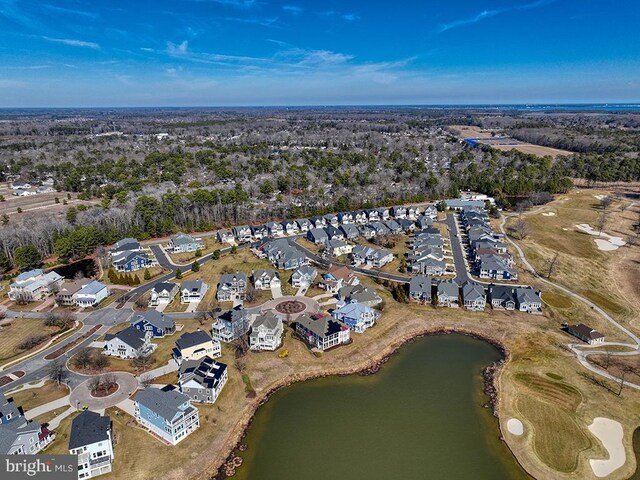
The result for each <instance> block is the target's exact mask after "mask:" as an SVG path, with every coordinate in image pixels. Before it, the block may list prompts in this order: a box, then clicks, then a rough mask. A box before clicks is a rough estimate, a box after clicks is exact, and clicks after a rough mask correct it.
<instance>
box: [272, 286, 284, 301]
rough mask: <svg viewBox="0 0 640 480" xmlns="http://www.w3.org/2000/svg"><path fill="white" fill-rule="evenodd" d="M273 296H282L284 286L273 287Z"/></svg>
mask: <svg viewBox="0 0 640 480" xmlns="http://www.w3.org/2000/svg"><path fill="white" fill-rule="evenodd" d="M271 296H272V297H273V298H280V297H281V296H282V286H280V285H278V286H277V287H275V286H272V287H271Z"/></svg>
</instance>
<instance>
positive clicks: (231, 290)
mask: <svg viewBox="0 0 640 480" xmlns="http://www.w3.org/2000/svg"><path fill="white" fill-rule="evenodd" d="M246 293H247V274H246V273H244V272H235V273H225V274H223V275H222V276H221V277H220V283H218V291H217V293H216V299H217V300H218V301H219V302H232V301H233V300H242V299H244V295H245V294H246Z"/></svg>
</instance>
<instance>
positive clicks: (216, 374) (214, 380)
mask: <svg viewBox="0 0 640 480" xmlns="http://www.w3.org/2000/svg"><path fill="white" fill-rule="evenodd" d="M226 370H227V365H226V364H224V363H220V362H216V361H215V360H214V359H213V358H211V357H203V358H201V359H198V360H187V361H185V362H184V363H183V364H182V365H181V366H180V382H181V383H186V382H188V381H190V380H195V381H196V382H198V383H199V384H200V385H202V386H204V387H205V388H216V387H217V385H218V384H219V383H220V379H221V378H222V376H223V375H224V372H225V371H226Z"/></svg>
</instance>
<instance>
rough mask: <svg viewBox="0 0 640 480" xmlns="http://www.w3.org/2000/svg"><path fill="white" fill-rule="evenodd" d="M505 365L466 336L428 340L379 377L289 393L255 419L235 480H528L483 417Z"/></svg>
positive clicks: (335, 380)
mask: <svg viewBox="0 0 640 480" xmlns="http://www.w3.org/2000/svg"><path fill="white" fill-rule="evenodd" d="M499 358H500V353H499V352H498V351H497V350H496V349H495V348H494V347H493V346H491V345H489V344H488V343H486V342H483V341H480V340H476V339H473V338H471V337H467V336H464V335H442V336H434V337H424V338H420V339H417V340H416V341H415V342H412V343H409V344H407V345H405V346H404V347H402V348H401V350H400V351H399V352H397V354H396V355H395V356H393V357H392V358H391V360H390V361H389V362H388V363H386V364H385V365H384V366H383V367H382V369H381V370H380V371H379V372H378V373H376V374H375V375H371V376H358V375H352V376H349V377H329V378H321V379H316V380H311V381H308V382H304V383H299V384H295V385H292V386H289V387H286V388H284V389H282V390H280V391H278V392H276V393H275V394H274V395H273V396H272V397H271V399H270V400H269V402H267V403H266V404H265V405H264V406H262V407H261V408H260V409H259V410H258V412H257V414H256V416H255V419H254V421H253V423H252V424H251V427H250V428H249V431H248V433H247V436H246V438H245V439H244V440H243V443H246V444H247V445H248V447H249V448H248V450H247V451H246V452H243V453H242V457H243V458H244V463H243V465H242V467H240V468H239V469H238V470H237V473H236V476H235V477H234V478H240V479H243V480H316V479H317V480H333V479H339V480H377V479H380V480H382V479H384V480H395V479H402V480H412V479H416V480H417V479H420V480H423V479H474V480H482V479H487V480H499V479H521V478H522V479H525V478H529V477H528V476H527V474H526V473H525V472H524V471H523V470H522V469H521V468H520V466H519V465H518V464H517V462H516V461H515V459H514V457H513V456H512V455H511V452H510V451H509V450H508V448H507V447H506V445H505V444H504V443H503V442H502V441H501V440H500V438H499V437H500V432H499V429H498V424H497V420H496V419H495V418H494V417H493V416H492V415H491V413H490V411H489V409H487V408H485V407H483V405H484V404H485V403H486V400H487V399H486V397H485V395H484V394H483V392H482V387H483V382H482V376H481V372H482V370H483V368H484V367H486V366H487V365H489V364H491V363H492V362H494V361H495V360H498V359H499Z"/></svg>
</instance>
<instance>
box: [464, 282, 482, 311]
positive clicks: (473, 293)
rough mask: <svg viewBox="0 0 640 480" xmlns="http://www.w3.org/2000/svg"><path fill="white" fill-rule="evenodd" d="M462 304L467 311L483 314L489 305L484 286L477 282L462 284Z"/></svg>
mask: <svg viewBox="0 0 640 480" xmlns="http://www.w3.org/2000/svg"><path fill="white" fill-rule="evenodd" d="M462 302H463V305H464V308H466V309H467V310H474V311H478V312H481V311H483V310H484V307H485V305H486V304H487V297H486V294H485V291H484V286H482V285H480V284H479V283H476V282H465V283H463V284H462Z"/></svg>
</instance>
